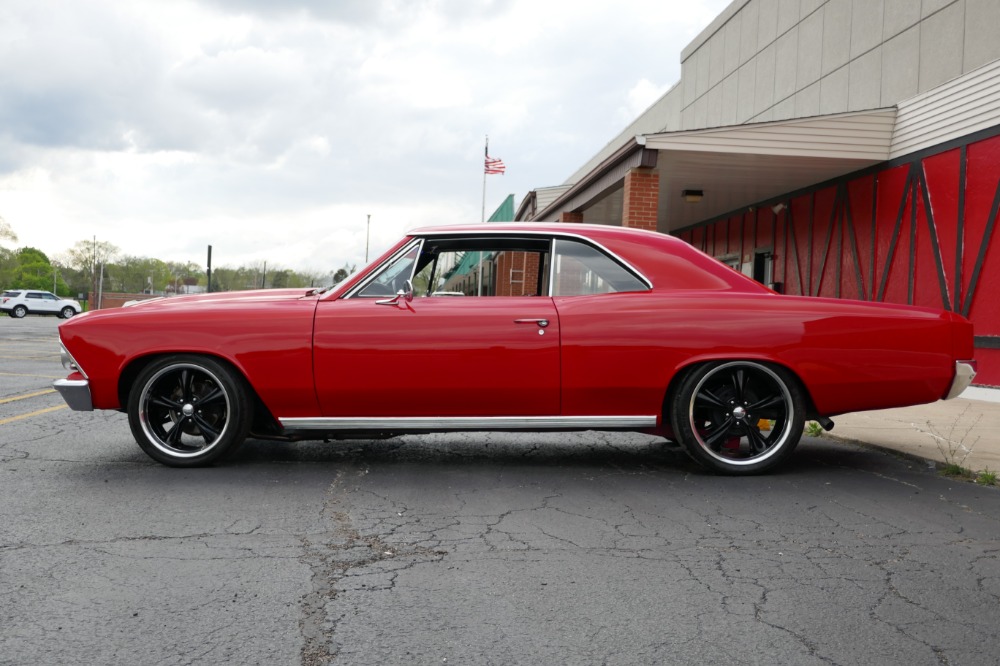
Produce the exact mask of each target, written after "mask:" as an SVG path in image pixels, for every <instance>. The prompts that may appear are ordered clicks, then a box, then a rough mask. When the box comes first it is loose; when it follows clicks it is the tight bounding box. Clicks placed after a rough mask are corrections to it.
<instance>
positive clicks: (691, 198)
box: [681, 190, 705, 203]
mask: <svg viewBox="0 0 1000 666" xmlns="http://www.w3.org/2000/svg"><path fill="white" fill-rule="evenodd" d="M681 196H682V197H684V201H686V202H688V203H698V202H699V201H701V200H702V197H704V196H705V192H704V191H702V190H681Z"/></svg>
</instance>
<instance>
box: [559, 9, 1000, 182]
mask: <svg viewBox="0 0 1000 666" xmlns="http://www.w3.org/2000/svg"><path fill="white" fill-rule="evenodd" d="M998 25H1000V0H734V2H732V3H731V4H730V5H729V6H728V7H727V8H726V9H725V10H724V11H723V12H722V13H721V14H720V15H719V16H718V17H717V18H716V19H715V20H714V21H713V22H712V23H711V24H710V25H709V26H708V27H707V28H705V30H704V31H702V33H701V34H700V35H699V36H698V37H697V38H695V40H694V41H692V42H691V44H689V45H688V47H687V48H686V49H684V51H683V52H682V54H681V63H682V64H681V80H680V81H679V82H678V83H677V84H676V85H675V86H674V87H673V88H672V89H671V90H670V91H669V92H668V93H667V94H666V95H664V96H663V97H662V98H661V99H660V100H658V101H657V102H656V103H655V104H653V106H652V107H650V109H649V110H647V111H646V112H645V113H644V114H643V115H642V116H640V117H639V118H637V119H636V120H635V121H634V122H633V123H631V124H630V125H629V126H628V127H626V128H625V129H624V130H623V131H622V133H621V134H619V135H618V136H617V137H616V138H614V139H613V140H612V141H611V142H609V143H608V144H607V146H606V147H605V148H604V149H603V150H602V151H601V152H599V153H598V154H597V155H595V156H594V157H593V158H592V159H591V160H590V161H589V162H587V163H586V164H584V165H582V166H581V168H580V169H579V170H578V171H577V172H576V173H574V174H573V175H572V176H571V177H570V178H569V179H568V180H567V183H573V182H576V180H578V179H579V178H580V177H582V176H583V175H584V174H586V173H588V172H589V171H590V170H591V169H593V167H594V166H595V165H597V164H598V163H600V162H601V161H602V160H603V159H604V158H606V157H607V156H608V155H610V154H611V153H613V152H614V151H615V150H616V149H617V148H618V147H619V146H621V145H622V144H623V143H624V142H625V141H627V140H629V139H631V138H632V137H634V136H635V135H637V134H651V133H656V132H665V131H676V130H690V129H703V128H706V127H719V126H726V125H737V124H742V123H751V122H766V121H771V120H787V119H790V118H803V117H808V116H815V115H821V114H830V113H840V112H844V111H861V110H866V109H878V108H884V107H889V106H894V105H896V104H897V103H899V102H902V101H904V100H907V99H909V98H912V97H914V96H916V95H919V94H921V93H925V92H927V91H929V90H932V89H934V88H936V87H938V86H940V85H941V84H943V83H945V82H947V81H950V80H952V79H954V78H956V77H958V76H961V75H962V74H965V73H968V72H971V71H972V70H975V69H977V68H980V67H982V66H983V65H985V64H987V63H991V62H994V61H996V60H1000V39H997V38H996V36H995V34H994V33H995V30H996V26H998Z"/></svg>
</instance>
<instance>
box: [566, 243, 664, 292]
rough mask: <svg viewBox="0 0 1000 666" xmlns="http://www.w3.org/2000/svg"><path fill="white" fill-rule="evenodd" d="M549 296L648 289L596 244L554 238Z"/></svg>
mask: <svg viewBox="0 0 1000 666" xmlns="http://www.w3.org/2000/svg"><path fill="white" fill-rule="evenodd" d="M554 276H555V277H554V280H553V289H552V295H553V296H582V295H585V294H611V293H615V292H619V291H648V290H649V287H647V286H646V284H645V283H643V282H642V280H640V279H639V278H638V277H636V276H635V275H634V274H633V273H632V272H631V271H629V270H628V269H626V268H625V267H624V266H622V265H621V264H619V263H618V262H617V261H615V260H614V259H612V258H611V257H609V256H608V255H607V254H605V253H604V252H602V251H600V250H598V249H597V248H596V247H593V246H591V245H587V244H586V243H581V242H579V241H575V240H569V239H563V238H560V239H557V240H556V241H555V271H554Z"/></svg>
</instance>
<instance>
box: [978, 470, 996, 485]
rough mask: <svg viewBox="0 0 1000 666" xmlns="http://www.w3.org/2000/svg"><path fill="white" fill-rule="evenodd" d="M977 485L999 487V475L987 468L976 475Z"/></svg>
mask: <svg viewBox="0 0 1000 666" xmlns="http://www.w3.org/2000/svg"><path fill="white" fill-rule="evenodd" d="M976 483H978V484H979V485H981V486H995V485H997V473H996V472H991V471H990V470H989V468H986V469H984V470H983V471H982V472H980V473H979V474H978V475H976Z"/></svg>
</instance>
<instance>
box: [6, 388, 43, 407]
mask: <svg viewBox="0 0 1000 666" xmlns="http://www.w3.org/2000/svg"><path fill="white" fill-rule="evenodd" d="M55 392H56V390H55V389H45V390H44V391H35V392H34V393H25V394H23V395H15V396H14V397H13V398H4V399H3V400H0V405H2V404H4V403H8V402H14V401H16V400H25V399H27V398H34V397H36V396H40V395H48V394H49V393H55Z"/></svg>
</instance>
